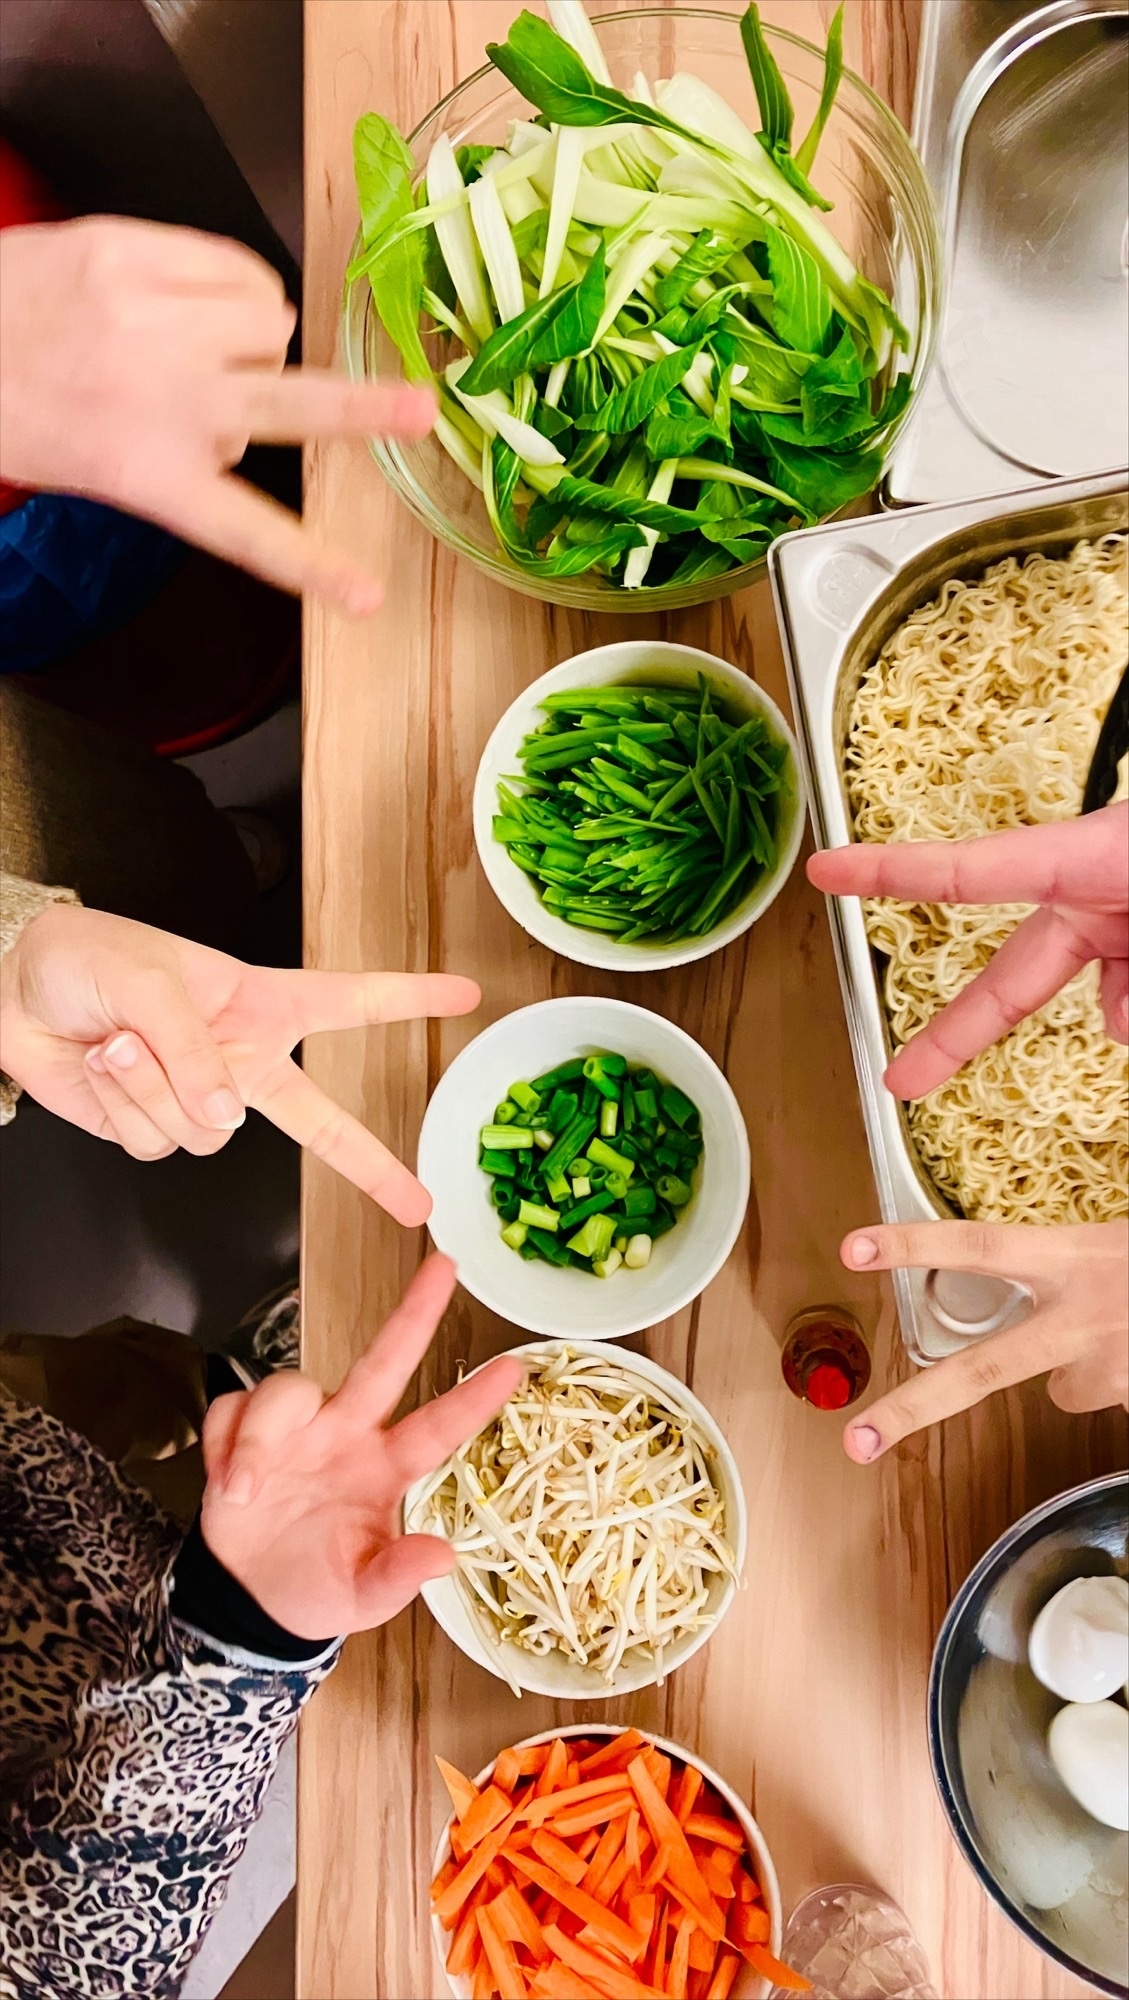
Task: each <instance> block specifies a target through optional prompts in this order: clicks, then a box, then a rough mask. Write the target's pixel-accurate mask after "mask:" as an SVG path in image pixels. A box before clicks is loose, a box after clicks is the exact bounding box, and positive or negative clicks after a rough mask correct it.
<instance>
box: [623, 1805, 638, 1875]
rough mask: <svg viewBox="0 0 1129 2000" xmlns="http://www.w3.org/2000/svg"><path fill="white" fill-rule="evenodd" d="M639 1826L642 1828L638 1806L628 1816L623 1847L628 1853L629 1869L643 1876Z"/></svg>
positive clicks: (633, 1807)
mask: <svg viewBox="0 0 1129 2000" xmlns="http://www.w3.org/2000/svg"><path fill="white" fill-rule="evenodd" d="M639 1826H640V1819H639V1808H638V1806H632V1808H631V1811H630V1813H629V1814H628V1816H627V1831H626V1833H625V1834H624V1836H623V1845H624V1851H625V1852H626V1855H627V1865H628V1867H629V1868H634V1869H635V1870H636V1872H637V1873H640V1874H641V1873H642V1869H641V1866H640V1859H639Z"/></svg>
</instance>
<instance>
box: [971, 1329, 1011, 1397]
mask: <svg viewBox="0 0 1129 2000" xmlns="http://www.w3.org/2000/svg"><path fill="white" fill-rule="evenodd" d="M1008 1379H1009V1378H1008V1375H1007V1371H1006V1370H1005V1368H1004V1366H1003V1364H1002V1362H1001V1361H1000V1359H999V1356H998V1355H996V1354H994V1353H993V1351H992V1348H991V1344H990V1343H989V1344H988V1345H987V1346H985V1347H984V1348H983V1349H982V1350H981V1351H980V1353H978V1354H973V1355H972V1356H970V1358H969V1363H968V1370H967V1374H966V1377H965V1380H966V1382H967V1384H968V1387H969V1389H970V1390H971V1391H972V1392H973V1394H974V1395H975V1397H976V1398H977V1400H978V1401H979V1400H980V1399H981V1398H982V1397H984V1396H990V1395H991V1394H992V1393H993V1391H994V1390H996V1389H1002V1388H1003V1387H1004V1386H1005V1384H1006V1383H1007V1381H1008Z"/></svg>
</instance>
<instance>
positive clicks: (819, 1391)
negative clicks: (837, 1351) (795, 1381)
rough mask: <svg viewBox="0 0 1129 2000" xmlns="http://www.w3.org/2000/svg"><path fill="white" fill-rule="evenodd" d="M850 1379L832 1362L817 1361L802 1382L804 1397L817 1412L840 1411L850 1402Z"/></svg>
mask: <svg viewBox="0 0 1129 2000" xmlns="http://www.w3.org/2000/svg"><path fill="white" fill-rule="evenodd" d="M851 1388H852V1383H851V1378H850V1376H849V1375H848V1374H847V1373H846V1371H845V1370H844V1369H842V1368H839V1367H837V1366H836V1364H835V1362H834V1361H817V1362H816V1365H815V1367H814V1368H813V1369H812V1371H811V1373H810V1375H808V1376H807V1377H806V1379H805V1381H804V1395H805V1396H806V1397H807V1400H808V1402H809V1403H811V1404H812V1405H813V1406H814V1407H815V1408H816V1409H817V1410H842V1409H844V1408H845V1407H846V1405H847V1404H848V1403H849V1402H850V1400H851Z"/></svg>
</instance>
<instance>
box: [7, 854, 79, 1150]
mask: <svg viewBox="0 0 1129 2000" xmlns="http://www.w3.org/2000/svg"><path fill="white" fill-rule="evenodd" d="M78 900H79V898H78V897H77V896H76V895H75V892H74V890H73V889H52V888H47V887H45V886H44V885H43V884H42V883H40V882H24V881H22V880H21V878H20V877H19V876H18V875H4V874H0V958H2V957H3V956H4V953H5V952H7V951H10V950H11V948H12V946H13V945H14V944H15V942H16V939H17V938H18V937H19V935H20V933H21V931H25V930H26V929H27V926H28V925H29V924H30V922H31V920H32V918H33V917H37V916H38V915H39V913H40V911H41V910H45V909H47V907H48V905H49V904H51V903H77V902H78ZM19 1094H20V1086H19V1084H18V1083H13V1082H12V1079H11V1077H8V1076H5V1075H4V1072H3V1070H0V1125H7V1124H8V1123H9V1121H10V1120H11V1119H13V1118H14V1117H15V1115H16V1099H17V1097H18V1096H19Z"/></svg>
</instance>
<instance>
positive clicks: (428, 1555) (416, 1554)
mask: <svg viewBox="0 0 1129 2000" xmlns="http://www.w3.org/2000/svg"><path fill="white" fill-rule="evenodd" d="M454 1567H455V1552H454V1550H453V1549H452V1547H451V1545H450V1543H449V1542H445V1541H443V1540H442V1539H441V1537H440V1536H438V1535H399V1536H397V1538H396V1540H395V1541H394V1542H389V1544H388V1546H387V1547H386V1548H383V1549H381V1551H380V1554H379V1555H378V1556H374V1557H373V1560H372V1561H371V1562H370V1563H369V1564H368V1566H367V1568H366V1569H365V1571H364V1573H363V1574H362V1575H361V1576H359V1577H358V1578H357V1586H356V1589H357V1605H358V1616H357V1622H356V1625H355V1626H354V1628H353V1629H354V1630H355V1631H357V1632H368V1631H371V1630H372V1627H373V1626H374V1625H385V1624H387V1622H388V1620H389V1619H390V1618H395V1616H396V1613H397V1612H398V1611H402V1610H403V1609H404V1606H405V1605H406V1604H410V1603H411V1601H412V1599H413V1597H416V1596H417V1595H418V1594H419V1592H420V1591H421V1590H422V1589H423V1586H424V1584H425V1583H431V1582H433V1581H434V1579H435V1578H436V1577H440V1576H449V1575H450V1573H451V1571H452V1570H453V1569H454Z"/></svg>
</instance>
